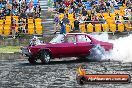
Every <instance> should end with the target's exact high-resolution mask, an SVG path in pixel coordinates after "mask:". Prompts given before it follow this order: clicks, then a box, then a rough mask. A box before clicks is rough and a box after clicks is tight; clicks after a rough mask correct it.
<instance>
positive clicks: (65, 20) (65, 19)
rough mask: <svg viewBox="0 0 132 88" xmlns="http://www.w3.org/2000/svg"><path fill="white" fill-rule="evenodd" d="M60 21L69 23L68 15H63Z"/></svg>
mask: <svg viewBox="0 0 132 88" xmlns="http://www.w3.org/2000/svg"><path fill="white" fill-rule="evenodd" d="M62 21H63V24H65V25H66V24H69V19H68V17H67V15H65V16H64V18H63V19H62Z"/></svg>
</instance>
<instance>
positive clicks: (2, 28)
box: [0, 0, 43, 36]
mask: <svg viewBox="0 0 132 88" xmlns="http://www.w3.org/2000/svg"><path fill="white" fill-rule="evenodd" d="M8 1H9V3H10V4H11V5H12V4H13V3H14V2H12V0H8ZM25 1H26V5H29V4H30V1H31V0H25ZM32 1H33V6H34V7H36V6H38V5H39V0H32ZM7 3H8V2H7ZM3 6H4V7H3ZM5 6H6V3H1V4H0V10H1V9H2V8H7V7H5ZM21 9H23V8H21ZM21 9H20V12H21ZM25 14H27V13H25ZM27 15H28V14H27ZM27 17H28V18H27V19H26V18H24V19H23V20H24V23H21V22H20V21H21V19H22V18H21V17H20V15H13V14H10V15H8V16H7V15H4V16H3V18H0V35H2V36H9V35H11V34H12V31H11V30H12V29H11V26H12V22H13V20H15V24H16V26H15V31H16V32H17V33H21V32H23V31H21V29H20V27H21V26H20V25H23V26H24V28H26V29H25V30H26V31H25V32H26V33H25V32H23V33H25V34H31V35H32V34H38V35H42V29H43V28H42V20H41V18H39V17H37V18H36V17H32V18H30V16H27ZM19 22H20V23H19Z"/></svg>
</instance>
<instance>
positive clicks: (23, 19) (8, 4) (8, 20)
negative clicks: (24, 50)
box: [0, 0, 132, 36]
mask: <svg viewBox="0 0 132 88" xmlns="http://www.w3.org/2000/svg"><path fill="white" fill-rule="evenodd" d="M48 1H52V0H48ZM48 1H47V0H0V35H2V36H10V35H13V31H12V28H13V26H15V33H16V34H27V35H42V34H46V33H47V30H50V32H54V30H53V31H51V29H53V26H51V25H53V20H52V19H48V20H45V22H44V20H43V19H42V18H43V17H44V16H45V15H48V14H46V13H45V12H47V9H48V6H47V3H48ZM57 1H58V0H57ZM124 1H125V2H124ZM52 3H53V2H52ZM62 7H63V8H62ZM131 7H132V4H131V1H130V0H59V1H58V2H54V9H55V11H56V13H57V14H58V18H59V22H60V21H62V19H63V18H64V16H65V15H67V17H68V20H69V23H68V24H66V33H69V32H71V31H73V30H74V29H75V26H74V21H75V20H76V19H77V18H80V20H78V21H81V23H80V24H79V29H80V30H79V32H87V33H89V32H90V33H91V32H112V33H115V32H116V31H119V32H124V31H127V32H130V31H131V29H132V27H131V23H132V21H131V20H132V16H131V14H132V13H131V9H132V8H131ZM60 9H61V10H60ZM63 10H64V12H62V11H63ZM60 11H61V12H60ZM58 24H59V23H58ZM59 30H60V29H59ZM57 31H58V30H57Z"/></svg>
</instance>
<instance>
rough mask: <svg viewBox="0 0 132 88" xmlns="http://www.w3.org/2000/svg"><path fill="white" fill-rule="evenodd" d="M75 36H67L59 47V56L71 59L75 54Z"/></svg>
mask: <svg viewBox="0 0 132 88" xmlns="http://www.w3.org/2000/svg"><path fill="white" fill-rule="evenodd" d="M76 50H77V44H76V35H67V36H66V37H65V42H64V43H62V45H61V56H63V57H73V56H76V54H77V51H76Z"/></svg>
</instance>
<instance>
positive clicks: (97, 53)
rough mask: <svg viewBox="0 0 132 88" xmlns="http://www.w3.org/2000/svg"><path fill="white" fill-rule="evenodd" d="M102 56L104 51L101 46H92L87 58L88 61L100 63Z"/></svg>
mask: <svg viewBox="0 0 132 88" xmlns="http://www.w3.org/2000/svg"><path fill="white" fill-rule="evenodd" d="M104 54H105V49H104V48H103V47H102V46H100V45H94V46H93V48H92V49H91V50H90V55H89V56H88V57H87V58H88V60H90V61H101V60H102V57H103V55H104Z"/></svg>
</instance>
